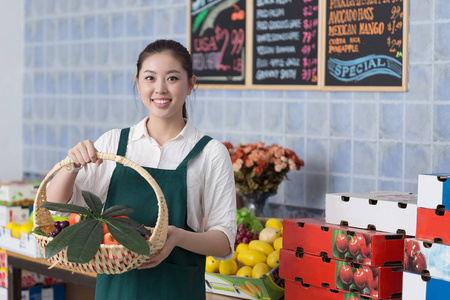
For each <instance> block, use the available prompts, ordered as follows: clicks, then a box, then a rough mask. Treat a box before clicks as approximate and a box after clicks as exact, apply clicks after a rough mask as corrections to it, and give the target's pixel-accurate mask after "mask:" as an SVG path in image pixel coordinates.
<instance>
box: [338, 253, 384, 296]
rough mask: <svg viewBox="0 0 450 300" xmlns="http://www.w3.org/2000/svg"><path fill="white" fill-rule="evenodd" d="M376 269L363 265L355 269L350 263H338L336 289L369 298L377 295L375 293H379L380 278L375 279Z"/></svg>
mask: <svg viewBox="0 0 450 300" xmlns="http://www.w3.org/2000/svg"><path fill="white" fill-rule="evenodd" d="M355 266H356V265H355ZM376 269H377V268H375V267H373V268H372V267H370V266H363V265H359V267H357V268H355V267H352V264H351V263H349V262H345V261H337V262H336V269H335V270H336V271H335V272H336V273H335V274H336V276H335V278H336V279H335V285H336V286H335V287H336V288H337V289H340V290H345V291H350V292H351V293H359V294H362V295H367V296H369V295H372V294H375V292H378V276H376V277H374V276H375V275H374V273H375V272H374V271H375V270H376ZM377 273H378V272H377ZM355 296H356V295H355Z"/></svg>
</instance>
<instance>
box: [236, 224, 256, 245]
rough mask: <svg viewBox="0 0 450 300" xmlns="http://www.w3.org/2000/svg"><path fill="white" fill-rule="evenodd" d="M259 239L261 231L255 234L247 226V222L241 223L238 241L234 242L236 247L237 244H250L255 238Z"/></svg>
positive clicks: (238, 230) (237, 236)
mask: <svg viewBox="0 0 450 300" xmlns="http://www.w3.org/2000/svg"><path fill="white" fill-rule="evenodd" d="M257 239H259V231H256V232H255V234H254V233H253V231H251V230H250V229H249V228H247V227H245V223H244V222H242V223H239V225H238V229H237V234H236V241H235V242H234V248H235V249H236V247H237V245H239V244H240V243H244V244H248V243H250V242H251V241H253V240H257Z"/></svg>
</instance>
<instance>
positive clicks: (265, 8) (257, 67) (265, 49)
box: [252, 0, 319, 86]
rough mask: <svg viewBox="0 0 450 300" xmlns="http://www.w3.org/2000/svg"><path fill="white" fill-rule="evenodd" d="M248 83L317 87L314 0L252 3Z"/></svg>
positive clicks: (316, 1)
mask: <svg viewBox="0 0 450 300" xmlns="http://www.w3.org/2000/svg"><path fill="white" fill-rule="evenodd" d="M252 23H253V24H252V26H253V39H252V42H253V44H252V52H253V53H252V62H253V63H252V83H253V84H254V85H314V86H317V84H318V76H317V75H318V74H317V70H318V69H317V66H318V62H317V52H318V35H319V31H318V29H319V4H318V0H277V1H265V0H256V1H254V7H253V22H252Z"/></svg>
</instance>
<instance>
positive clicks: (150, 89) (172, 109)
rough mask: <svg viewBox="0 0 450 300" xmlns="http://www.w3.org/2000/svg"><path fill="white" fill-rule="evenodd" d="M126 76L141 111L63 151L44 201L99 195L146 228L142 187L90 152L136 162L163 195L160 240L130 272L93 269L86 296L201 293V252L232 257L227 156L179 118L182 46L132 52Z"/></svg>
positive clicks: (186, 74) (148, 218) (150, 221)
mask: <svg viewBox="0 0 450 300" xmlns="http://www.w3.org/2000/svg"><path fill="white" fill-rule="evenodd" d="M135 80H136V87H137V90H138V92H139V94H140V96H141V99H142V102H143V104H144V105H145V107H146V108H147V109H148V113H149V115H148V117H146V118H145V119H144V120H142V121H141V122H139V123H138V124H136V125H134V126H132V127H131V128H126V129H122V130H120V129H115V130H111V131H108V132H106V133H105V134H103V135H102V136H101V137H100V138H99V139H98V140H97V141H96V142H95V143H93V142H91V141H89V140H86V141H83V142H80V143H78V144H77V145H76V146H75V147H73V148H72V149H70V150H69V157H70V158H71V159H72V160H73V161H74V162H75V168H74V169H73V170H71V171H67V170H65V169H62V170H60V171H59V172H58V173H57V174H56V176H55V177H54V178H53V180H52V181H51V183H50V185H49V187H48V190H47V198H48V201H52V202H62V203H74V204H79V205H83V204H84V200H83V198H82V197H81V190H87V191H90V192H92V193H94V194H96V195H98V196H99V197H100V198H101V199H102V201H106V202H105V208H107V207H110V206H112V205H118V204H126V205H129V206H132V207H133V208H134V212H133V213H132V214H130V217H131V218H133V219H136V220H137V221H139V222H141V223H143V224H146V225H148V226H153V225H154V224H155V223H156V217H157V215H158V207H157V201H156V199H154V193H153V196H150V195H152V192H153V190H152V188H151V186H149V185H148V183H147V182H146V181H145V180H143V179H142V178H140V175H139V174H137V173H136V172H135V171H134V170H132V169H130V168H125V167H123V166H122V165H120V164H117V165H116V164H115V163H111V162H105V163H103V162H102V160H100V159H97V157H96V155H95V153H96V152H97V151H100V152H106V153H117V154H118V155H121V156H125V157H127V158H128V159H130V160H132V161H134V162H136V163H137V164H139V165H141V166H143V167H145V169H146V170H147V171H148V172H149V173H150V174H151V175H152V176H153V178H155V180H156V181H157V183H158V184H159V186H160V187H161V189H162V191H163V193H164V197H165V198H166V201H167V206H168V209H169V228H168V236H167V241H166V243H165V245H164V247H163V248H162V250H161V252H160V253H159V254H157V255H156V256H154V257H152V258H151V259H149V261H148V262H147V263H146V264H145V265H143V266H142V267H140V268H139V269H136V270H132V271H129V272H125V273H123V274H119V275H104V274H99V275H98V276H97V287H96V299H174V300H175V299H176V300H179V299H193V300H198V299H205V280H204V272H205V255H212V256H215V257H217V258H218V259H223V260H225V259H229V258H231V257H232V255H233V247H234V240H235V234H236V198H235V184H234V175H233V168H232V164H231V160H230V157H229V154H228V151H227V149H226V148H225V146H223V145H222V143H220V142H219V141H217V140H214V139H211V138H210V137H208V136H205V135H204V134H203V133H201V132H200V131H199V130H198V129H197V128H195V127H194V126H193V125H192V124H190V123H189V121H188V120H187V118H186V108H185V107H186V97H187V96H188V95H190V94H191V92H192V90H193V88H194V86H195V82H196V77H195V76H194V75H193V71H192V61H191V57H190V54H189V52H188V51H187V50H186V48H185V47H184V46H182V45H181V44H180V43H178V42H175V41H171V40H157V41H155V42H153V43H151V44H149V45H148V46H147V47H146V48H145V49H144V51H143V52H142V53H141V54H140V55H139V59H138V61H137V74H136V77H135ZM89 163H91V164H89ZM83 166H86V168H84V169H83V168H82V167H83ZM149 197H153V199H152V198H149Z"/></svg>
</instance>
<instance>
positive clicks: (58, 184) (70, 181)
mask: <svg viewBox="0 0 450 300" xmlns="http://www.w3.org/2000/svg"><path fill="white" fill-rule="evenodd" d="M76 178H77V173H76V172H74V173H69V172H67V171H66V170H65V169H61V170H60V171H59V172H58V173H57V174H56V175H55V176H54V177H53V179H52V181H51V182H50V184H49V185H48V187H47V201H49V202H59V203H67V202H68V201H69V200H70V198H71V197H72V193H73V185H74V183H75V179H76Z"/></svg>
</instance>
